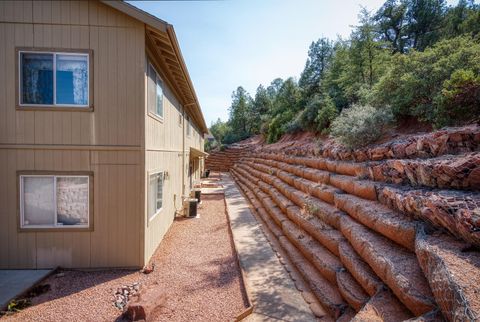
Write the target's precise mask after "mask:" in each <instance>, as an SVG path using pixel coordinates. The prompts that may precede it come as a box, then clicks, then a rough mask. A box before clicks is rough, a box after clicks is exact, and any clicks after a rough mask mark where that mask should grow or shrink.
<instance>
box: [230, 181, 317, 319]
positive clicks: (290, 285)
mask: <svg viewBox="0 0 480 322" xmlns="http://www.w3.org/2000/svg"><path fill="white" fill-rule="evenodd" d="M221 181H222V184H223V186H224V188H225V203H226V208H227V214H228V217H229V223H230V228H231V231H232V238H233V242H234V245H235V249H236V250H237V256H238V259H239V264H240V267H241V271H242V276H244V284H245V286H246V290H247V293H248V296H249V298H250V301H251V303H253V312H252V313H253V314H251V315H250V316H246V317H247V320H248V321H265V320H273V319H275V320H278V321H315V317H314V315H313V313H312V311H311V309H310V307H309V305H308V303H307V302H306V301H305V300H304V298H303V297H302V295H301V292H300V291H299V290H298V289H297V287H296V285H295V283H294V281H293V280H292V278H291V276H290V274H289V273H288V271H287V270H286V269H285V267H284V265H283V264H282V263H281V261H280V259H279V258H278V256H277V252H276V250H275V249H274V248H273V247H272V245H271V243H270V241H269V240H268V238H267V237H266V236H265V234H264V232H263V230H262V227H261V224H260V223H259V222H258V221H257V219H256V217H255V216H254V214H253V213H252V211H251V208H250V206H249V203H248V201H247V200H246V199H245V197H244V195H243V194H242V193H241V190H240V189H239V188H238V186H237V185H236V184H235V182H234V181H233V179H232V178H231V176H230V174H228V173H222V180H221Z"/></svg>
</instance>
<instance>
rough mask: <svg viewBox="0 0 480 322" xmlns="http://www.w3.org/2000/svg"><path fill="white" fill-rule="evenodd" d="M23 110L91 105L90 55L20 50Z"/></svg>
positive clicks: (20, 98) (20, 97)
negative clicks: (25, 108) (26, 108)
mask: <svg viewBox="0 0 480 322" xmlns="http://www.w3.org/2000/svg"><path fill="white" fill-rule="evenodd" d="M18 55H19V57H18V58H19V106H20V107H54V108H55V107H80V108H82V107H83V108H85V107H89V106H90V55H89V53H86V52H47V51H23V50H19V52H18Z"/></svg>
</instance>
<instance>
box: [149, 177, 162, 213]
mask: <svg viewBox="0 0 480 322" xmlns="http://www.w3.org/2000/svg"><path fill="white" fill-rule="evenodd" d="M162 207H163V172H157V173H154V174H151V175H150V177H149V184H148V218H149V219H152V218H153V217H155V215H156V214H157V213H158V212H159V211H160V210H161V209H162Z"/></svg>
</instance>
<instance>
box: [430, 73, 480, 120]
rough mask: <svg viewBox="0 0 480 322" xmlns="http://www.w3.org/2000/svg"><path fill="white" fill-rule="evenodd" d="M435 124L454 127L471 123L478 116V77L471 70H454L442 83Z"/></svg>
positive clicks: (479, 98) (479, 107)
mask: <svg viewBox="0 0 480 322" xmlns="http://www.w3.org/2000/svg"><path fill="white" fill-rule="evenodd" d="M437 100H438V102H437V103H438V105H439V110H438V113H437V124H438V125H439V126H443V125H454V124H455V123H457V122H459V123H463V122H467V121H472V120H474V119H475V118H476V119H478V118H479V116H480V76H479V74H478V73H474V72H473V71H472V70H463V69H460V70H456V71H455V72H454V73H453V74H452V76H451V77H450V79H448V80H446V81H445V82H444V83H443V89H442V92H441V97H440V98H437Z"/></svg>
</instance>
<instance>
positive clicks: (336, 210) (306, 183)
mask: <svg viewBox="0 0 480 322" xmlns="http://www.w3.org/2000/svg"><path fill="white" fill-rule="evenodd" d="M479 141H480V130H479V127H478V126H471V127H465V128H460V129H447V130H442V131H438V132H434V133H430V134H425V135H419V136H413V137H407V138H402V139H401V140H400V141H399V140H397V141H395V140H394V141H391V142H387V143H385V144H383V145H381V146H380V147H378V146H377V147H375V146H373V147H369V148H366V149H362V150H359V151H347V150H345V149H342V148H340V147H338V146H334V145H330V147H327V148H324V149H323V150H322V151H320V152H319V151H318V150H317V151H313V150H312V147H315V148H318V143H312V144H311V145H310V146H309V145H308V144H303V146H295V143H293V144H290V143H289V142H286V141H283V142H281V144H282V145H281V147H280V148H279V146H277V147H274V146H262V147H260V148H258V147H257V148H256V149H252V150H251V152H250V153H249V154H248V155H244V156H243V157H242V158H240V159H239V160H238V161H237V162H236V163H235V165H234V166H233V167H232V168H231V173H232V175H233V177H234V179H235V180H236V182H237V183H238V185H239V186H240V188H241V189H242V190H243V191H244V192H245V194H246V196H247V198H248V199H249V200H250V201H251V203H252V208H253V209H254V212H255V213H256V215H257V217H258V219H259V220H260V221H261V222H262V223H263V227H264V230H265V231H267V232H268V234H269V236H271V239H272V240H273V243H274V244H276V245H279V246H278V247H280V248H281V250H282V252H284V253H285V254H287V256H288V257H289V260H290V261H291V263H292V265H293V266H294V267H295V269H296V270H297V271H298V272H299V273H300V275H301V276H302V278H303V279H304V280H305V283H306V285H307V286H308V289H309V292H311V293H312V294H313V295H314V296H315V298H316V300H317V301H318V303H320V305H321V306H322V309H321V310H318V311H317V312H319V313H318V314H317V315H318V316H319V318H322V319H324V320H329V319H339V320H341V321H350V320H353V321H373V320H379V321H403V320H406V319H409V318H418V319H419V320H429V321H441V320H444V319H446V320H456V321H460V320H462V321H467V320H468V321H470V320H475V319H480V296H479V294H480V286H479V283H476V282H472V281H480V253H479V249H480V193H479V189H480V186H479V184H478V178H477V174H478V172H479V171H480V170H479V169H480V162H479V161H480V153H479V151H478V148H479ZM289 144H290V145H289ZM288 146H290V148H288ZM447 154H448V155H447ZM420 158H421V159H420ZM346 160H350V161H346ZM353 160H355V161H353ZM453 188H454V189H453Z"/></svg>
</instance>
